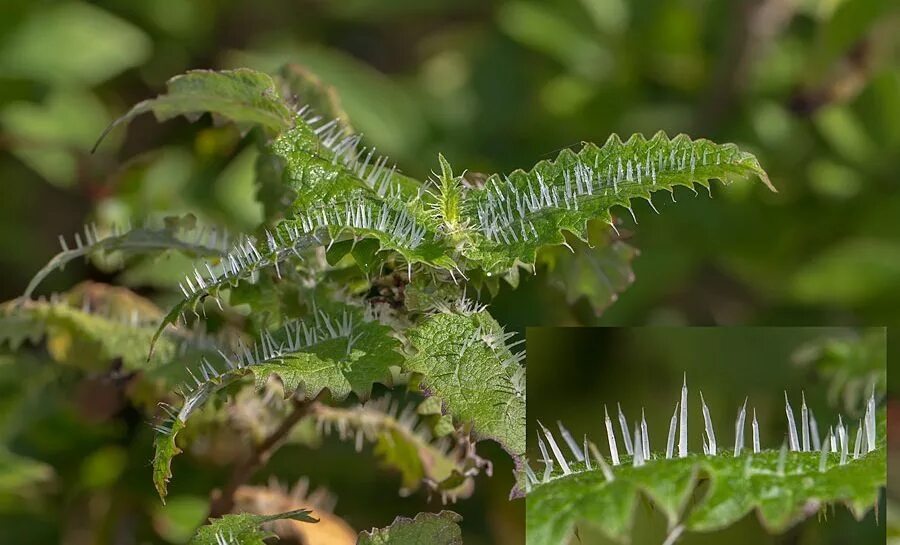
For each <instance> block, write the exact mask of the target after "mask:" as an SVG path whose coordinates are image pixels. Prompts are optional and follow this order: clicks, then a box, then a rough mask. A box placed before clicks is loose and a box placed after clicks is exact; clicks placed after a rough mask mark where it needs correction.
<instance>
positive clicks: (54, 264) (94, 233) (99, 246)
mask: <svg viewBox="0 0 900 545" xmlns="http://www.w3.org/2000/svg"><path fill="white" fill-rule="evenodd" d="M189 233H193V237H189ZM190 238H193V240H190ZM73 240H74V243H73V246H74V247H73V248H70V247H69V245H68V243H67V242H66V239H65V238H64V237H63V236H62V235H60V237H59V242H60V246H62V251H61V252H59V253H58V254H56V255H55V256H53V257H52V258H51V259H50V261H49V262H47V264H46V265H44V266H43V267H42V268H41V270H39V271H38V272H37V274H35V275H34V278H32V280H31V282H29V283H28V287H27V288H25V293H24V294H23V295H22V297H24V298H26V299H27V298H30V297H31V294H32V293H34V290H35V289H36V288H37V286H38V285H39V284H40V283H41V282H42V281H43V280H44V278H46V277H47V275H49V274H50V273H51V272H53V270H54V269H62V268H63V267H65V266H66V264H67V263H69V262H70V261H73V260H75V259H77V258H79V257H83V256H87V255H90V254H93V253H99V252H102V253H107V254H108V253H113V252H118V253H121V254H124V255H128V254H137V253H148V252H157V251H166V250H177V251H180V252H184V253H185V254H187V255H191V256H212V255H222V254H224V253H225V252H226V251H227V250H228V233H226V232H219V231H217V230H216V229H209V230H207V229H196V218H194V216H192V215H187V216H184V217H181V218H178V217H170V218H165V220H164V222H163V225H161V226H159V227H155V226H153V225H149V224H148V225H145V226H143V227H137V228H134V229H130V228H126V229H124V230H120V229H119V228H118V227H113V228H112V229H110V230H103V231H100V230H98V228H97V226H96V225H94V224H91V225H86V226H85V227H84V239H83V240H82V238H81V234H80V233H75V236H74V239H73Z"/></svg>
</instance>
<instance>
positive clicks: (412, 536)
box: [357, 511, 463, 545]
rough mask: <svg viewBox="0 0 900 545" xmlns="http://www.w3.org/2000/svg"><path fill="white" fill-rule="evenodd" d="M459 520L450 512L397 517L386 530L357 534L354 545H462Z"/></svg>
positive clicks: (459, 518)
mask: <svg viewBox="0 0 900 545" xmlns="http://www.w3.org/2000/svg"><path fill="white" fill-rule="evenodd" d="M461 520H462V517H461V516H459V515H458V514H456V513H454V512H453V511H441V512H440V513H437V514H434V513H419V514H418V515H416V517H415V518H414V519H410V518H406V517H397V518H396V519H395V520H394V522H393V523H392V524H391V525H390V526H388V527H387V528H380V529H379V528H376V529H373V530H370V531H368V532H362V533H360V534H359V541H357V545H426V544H427V545H462V542H463V541H462V530H460V528H459V522H460V521H461Z"/></svg>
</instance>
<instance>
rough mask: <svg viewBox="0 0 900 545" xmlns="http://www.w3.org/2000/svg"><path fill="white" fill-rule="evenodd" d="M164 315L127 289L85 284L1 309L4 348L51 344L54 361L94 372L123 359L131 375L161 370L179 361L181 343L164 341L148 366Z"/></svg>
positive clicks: (0, 318)
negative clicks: (156, 326)
mask: <svg viewBox="0 0 900 545" xmlns="http://www.w3.org/2000/svg"><path fill="white" fill-rule="evenodd" d="M161 314H162V311H161V310H159V308H157V307H156V305H154V304H153V303H152V302H150V301H149V300H147V299H144V298H143V297H140V296H139V295H136V294H135V293H133V292H131V291H129V290H127V289H125V288H118V287H113V286H108V285H105V284H97V283H92V282H85V283H82V284H79V285H78V286H76V287H75V288H73V289H72V290H70V291H69V292H67V293H65V294H62V295H54V296H53V297H51V298H50V299H49V300H47V299H41V300H37V301H32V300H14V301H10V302H7V303H5V304H4V305H3V306H2V307H0V324H2V327H0V331H2V333H0V344H3V343H9V344H11V345H12V346H13V348H16V347H17V346H18V344H19V343H21V342H22V341H23V340H24V339H26V338H28V339H29V340H30V341H31V342H38V341H39V340H40V339H41V338H43V337H45V336H46V338H47V347H48V351H49V352H50V354H51V356H52V357H53V358H54V359H55V360H56V361H59V362H65V363H72V364H75V365H80V366H84V367H87V368H91V369H98V368H100V367H101V366H103V367H105V366H108V365H109V363H110V362H111V361H112V360H113V359H114V358H121V359H122V362H123V364H124V367H125V368H126V369H129V370H136V369H146V368H150V367H154V366H156V365H160V364H162V363H165V362H166V361H168V360H169V359H170V358H171V357H173V356H174V355H175V353H176V352H177V349H178V343H176V342H175V341H174V340H173V339H172V338H168V337H167V338H164V339H163V340H162V341H161V342H160V349H159V351H158V352H157V354H156V355H155V357H154V358H153V359H152V360H151V361H150V362H149V364H148V362H147V357H146V355H147V347H148V346H149V345H150V339H151V338H152V336H153V331H154V329H153V324H154V323H155V322H156V321H157V320H159V317H160V316H161Z"/></svg>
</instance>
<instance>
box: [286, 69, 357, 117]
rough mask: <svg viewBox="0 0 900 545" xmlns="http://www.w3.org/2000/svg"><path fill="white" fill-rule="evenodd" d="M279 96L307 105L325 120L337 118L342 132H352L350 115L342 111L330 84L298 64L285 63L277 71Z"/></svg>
mask: <svg viewBox="0 0 900 545" xmlns="http://www.w3.org/2000/svg"><path fill="white" fill-rule="evenodd" d="M278 81H279V82H280V83H281V96H283V97H285V98H286V99H287V100H289V101H292V102H293V103H294V104H295V105H296V106H297V107H303V106H308V107H310V108H312V109H313V110H314V111H315V112H316V113H317V114H319V115H321V116H323V117H324V118H325V119H326V120H329V121H330V120H332V119H335V120H337V122H338V123H340V125H341V128H342V129H343V132H344V133H346V134H349V133H352V132H354V131H353V126H352V124H351V123H350V117H349V116H348V115H347V112H345V111H344V106H343V104H341V97H340V95H339V94H338V92H337V89H335V88H334V87H333V86H332V85H328V84H327V83H325V82H323V81H322V80H321V79H319V77H318V76H316V75H315V74H313V73H312V72H310V71H309V70H307V69H306V68H305V67H303V66H301V65H299V64H286V65H284V66H282V67H281V70H279V71H278Z"/></svg>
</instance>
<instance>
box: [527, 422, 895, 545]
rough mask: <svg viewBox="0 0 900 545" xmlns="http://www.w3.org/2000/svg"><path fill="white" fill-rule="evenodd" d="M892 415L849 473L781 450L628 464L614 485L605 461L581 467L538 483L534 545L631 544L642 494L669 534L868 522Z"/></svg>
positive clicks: (618, 470) (531, 530)
mask: <svg viewBox="0 0 900 545" xmlns="http://www.w3.org/2000/svg"><path fill="white" fill-rule="evenodd" d="M885 414H886V413H885V411H884V409H883V408H882V409H881V410H880V411H879V412H878V422H877V426H876V429H877V430H878V431H877V437H878V439H877V441H876V448H875V450H873V451H871V452H868V453H863V454H861V455H860V457H859V458H856V459H851V458H848V460H847V463H846V464H845V465H841V464H840V454H837V453H830V454H828V455H827V458H826V465H825V469H824V471H820V463H821V454H820V453H819V452H779V451H773V450H764V451H761V452H759V453H752V452H748V451H745V452H744V454H742V455H740V456H738V457H734V456H732V455H731V454H730V453H727V452H726V453H722V454H719V455H718V456H701V455H698V454H692V455H689V456H687V457H685V458H672V459H665V458H664V457H663V456H662V455H660V454H657V455H656V457H655V458H654V459H652V460H649V461H647V462H646V463H645V464H644V465H642V466H636V467H635V466H633V465H632V463H631V462H632V460H631V457H630V456H626V457H623V459H622V464H621V465H618V466H614V467H612V468H610V467H609V466H608V465H607V466H606V467H605V470H606V471H609V472H610V475H609V477H610V478H607V476H605V475H604V469H598V468H597V465H598V462H599V460H597V459H596V456H595V457H593V458H594V460H596V461H595V462H594V463H593V468H592V469H588V468H587V467H586V466H585V464H584V463H582V462H572V463H570V470H571V471H572V474H569V475H565V476H563V475H561V474H558V475H557V476H552V477H551V478H550V479H549V480H547V479H545V480H542V481H541V482H537V483H536V484H533V485H532V488H531V490H530V491H529V492H528V495H527V502H526V511H527V514H526V516H527V535H528V543H529V545H544V544H548V545H549V544H557V543H564V542H566V540H567V539H568V538H569V537H570V536H571V535H572V533H573V532H574V531H575V529H576V528H577V526H578V525H580V524H589V525H591V526H592V527H596V528H598V529H599V530H601V531H602V532H603V533H604V534H606V535H608V536H609V537H610V538H612V539H615V540H617V541H620V542H627V541H628V538H629V536H630V533H631V528H632V526H633V522H634V506H635V503H636V502H637V501H638V497H639V496H640V495H641V494H644V495H646V496H647V497H648V498H649V499H650V500H651V501H652V502H653V504H654V505H655V506H656V507H657V508H658V509H659V510H660V511H661V512H662V513H663V514H664V515H665V516H666V518H667V519H668V522H669V529H670V530H672V529H674V528H675V527H676V526H684V527H685V528H686V529H687V530H689V531H697V532H709V531H714V530H718V529H721V528H724V527H727V526H730V525H731V524H734V523H735V522H737V521H738V520H740V519H742V518H743V517H744V516H746V515H747V514H748V513H749V512H751V511H754V510H755V511H756V512H757V515H758V516H759V519H760V521H761V522H762V524H763V525H764V526H765V527H766V528H767V529H768V530H769V531H771V532H774V533H780V532H783V531H785V530H787V529H788V528H789V527H791V526H792V525H794V524H796V523H797V522H799V521H801V520H803V519H805V518H806V517H809V516H811V515H812V514H814V513H815V512H816V511H818V510H819V509H824V508H825V507H826V506H827V505H832V504H844V505H846V506H847V508H848V509H849V510H850V511H851V512H852V513H853V515H854V516H855V517H857V518H858V519H861V518H862V517H863V516H864V515H865V513H866V511H867V510H868V509H869V508H871V507H872V506H874V505H875V503H876V501H877V498H878V494H879V490H880V489H881V488H882V487H883V486H885V480H886V468H887V464H886V458H885V454H886V439H885V432H886V426H885ZM782 456H784V458H783V463H782V462H781V461H780V458H781V457H782ZM604 463H605V462H604ZM706 480H708V481H709V489H708V491H706V492H705V493H704V494H702V495H701V496H699V497H697V498H696V499H695V500H694V501H690V500H691V498H692V497H694V496H696V495H697V494H698V493H699V491H700V490H705V488H701V484H702V483H703V482H704V481H706Z"/></svg>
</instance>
